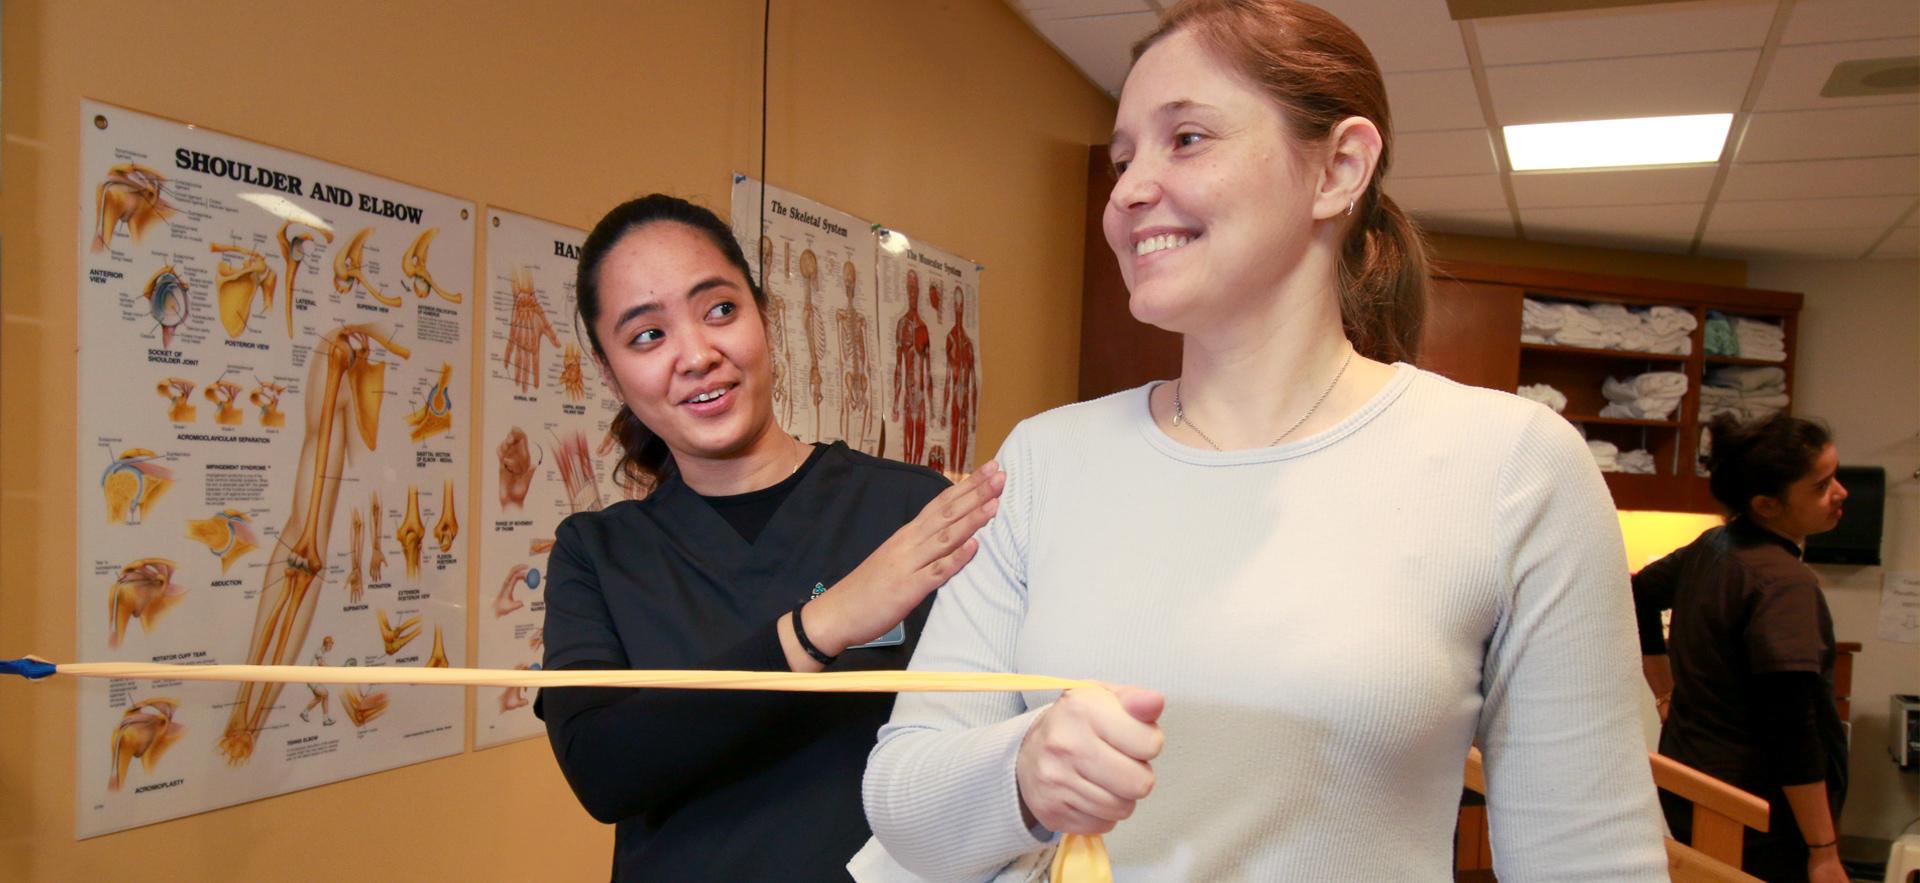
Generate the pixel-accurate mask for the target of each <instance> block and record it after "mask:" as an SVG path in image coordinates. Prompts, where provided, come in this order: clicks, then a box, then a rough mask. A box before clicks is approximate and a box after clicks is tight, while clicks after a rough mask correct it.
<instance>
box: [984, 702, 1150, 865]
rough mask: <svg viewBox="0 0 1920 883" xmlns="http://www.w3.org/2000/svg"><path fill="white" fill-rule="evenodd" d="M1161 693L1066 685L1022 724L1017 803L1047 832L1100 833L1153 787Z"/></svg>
mask: <svg viewBox="0 0 1920 883" xmlns="http://www.w3.org/2000/svg"><path fill="white" fill-rule="evenodd" d="M1166 704H1167V700H1166V697H1164V696H1162V695H1160V694H1159V693H1156V692H1154V691H1152V690H1146V689H1142V688H1140V687H1127V686H1119V685H1114V686H1103V687H1091V688H1082V689H1078V690H1068V691H1066V692H1065V693H1062V694H1060V698H1059V699H1058V700H1056V701H1055V702H1054V703H1053V704H1052V705H1051V706H1048V708H1047V710H1046V711H1043V712H1041V713H1040V717H1039V719H1038V720H1036V721H1034V723H1033V726H1032V727H1030V728H1029V729H1028V730H1027V735H1026V738H1024V739H1023V740H1021V742H1020V753H1019V756H1018V757H1017V758H1016V760H1015V761H1014V779H1015V782H1016V783H1017V784H1018V786H1019V789H1020V808H1021V810H1022V811H1023V812H1024V813H1026V814H1027V815H1028V816H1030V818H1028V819H1026V822H1027V824H1028V827H1032V826H1033V824H1034V823H1035V822H1038V823H1039V824H1040V825H1041V826H1043V827H1045V828H1046V829H1047V830H1049V831H1053V832H1056V833H1062V834H1105V833H1107V832H1108V831H1111V830H1113V826H1114V825H1115V824H1117V823H1118V822H1120V821H1121V820H1123V819H1125V818H1127V817H1128V816H1131V815H1133V808H1134V805H1135V804H1137V803H1138V802H1140V801H1141V800H1144V799H1146V796H1147V794H1148V793H1150V792H1152V791H1153V781H1154V779H1153V766H1152V761H1153V759H1154V758H1156V757H1158V756H1160V749H1161V747H1162V746H1163V745H1164V744H1165V742H1166V737H1165V736H1163V735H1162V734H1161V732H1160V725H1159V721H1160V711H1161V710H1162V709H1163V708H1165V707H1166Z"/></svg>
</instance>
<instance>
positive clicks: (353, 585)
mask: <svg viewBox="0 0 1920 883" xmlns="http://www.w3.org/2000/svg"><path fill="white" fill-rule="evenodd" d="M347 521H348V526H349V528H350V529H349V531H348V535H349V539H350V542H351V543H352V552H353V554H352V555H351V556H350V557H351V558H352V562H351V563H350V564H348V565H347V603H349V604H358V603H360V596H361V595H364V594H366V590H367V583H366V579H365V577H362V576H361V575H360V535H361V534H363V533H365V532H366V527H365V525H364V524H363V523H362V522H361V520H360V510H358V509H348V510H347Z"/></svg>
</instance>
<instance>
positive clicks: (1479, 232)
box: [1413, 209, 1513, 239]
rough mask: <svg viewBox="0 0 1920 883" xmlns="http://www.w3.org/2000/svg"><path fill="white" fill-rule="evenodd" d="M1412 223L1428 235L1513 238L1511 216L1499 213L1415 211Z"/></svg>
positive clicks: (1504, 211)
mask: <svg viewBox="0 0 1920 883" xmlns="http://www.w3.org/2000/svg"><path fill="white" fill-rule="evenodd" d="M1413 219H1414V221H1416V222H1418V223H1419V225H1420V229H1421V230H1422V231H1424V232H1428V233H1462V234H1465V235H1468V236H1492V237H1495V238H1499V239H1512V238H1513V215H1511V214H1508V213H1507V211H1506V210H1505V209H1502V210H1500V211H1470V212H1464V211H1447V212H1440V211H1424V212H1422V211H1416V212H1414V213H1413Z"/></svg>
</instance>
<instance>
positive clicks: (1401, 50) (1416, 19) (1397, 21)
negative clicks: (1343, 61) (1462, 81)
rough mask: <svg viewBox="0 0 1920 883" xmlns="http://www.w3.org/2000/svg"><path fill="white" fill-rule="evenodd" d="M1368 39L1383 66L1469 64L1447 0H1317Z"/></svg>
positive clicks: (1413, 68)
mask: <svg viewBox="0 0 1920 883" xmlns="http://www.w3.org/2000/svg"><path fill="white" fill-rule="evenodd" d="M1314 5H1315V6H1319V7H1320V8H1322V9H1325V10H1326V11H1328V12H1331V13H1333V14H1334V15H1336V16H1339V18H1340V20H1341V21H1344V22H1346V23H1347V27H1350V28H1353V30H1354V33H1357V34H1359V35H1360V39H1361V40H1362V41H1364V42H1365V43H1366V44H1367V48H1368V49H1369V50H1371V51H1372V52H1373V60H1374V62H1375V63H1376V64H1378V65H1380V69H1381V70H1382V71H1385V72H1388V73H1394V72H1398V71H1426V70H1444V69H1448V68H1463V67H1466V66H1467V50H1466V47H1465V46H1464V45H1462V44H1461V42H1460V26H1459V25H1458V24H1456V23H1455V22H1454V20H1453V18H1452V17H1451V16H1450V15H1448V14H1447V4H1446V3H1445V2H1444V0H1386V2H1383V0H1318V2H1316V3H1315V4H1314Z"/></svg>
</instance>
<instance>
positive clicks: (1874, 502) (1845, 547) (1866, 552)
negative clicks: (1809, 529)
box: [1806, 466, 1887, 565]
mask: <svg viewBox="0 0 1920 883" xmlns="http://www.w3.org/2000/svg"><path fill="white" fill-rule="evenodd" d="M1835 477H1836V478H1838V479H1839V480H1840V485H1841V486H1842V487H1844V488H1846V489H1847V502H1846V503H1845V504H1844V509H1845V511H1844V512H1843V513H1842V514H1841V515H1840V525H1839V526H1838V527H1835V528H1834V529H1833V530H1830V531H1827V532H1826V533H1818V534H1814V535H1813V536H1810V537H1807V557H1806V560H1807V563H1809V564H1869V565H1877V564H1879V563H1880V523H1881V519H1882V517H1883V516H1884V515H1885V514H1886V505H1887V470H1885V469H1882V468H1880V467H1878V466H1842V467H1840V471H1839V473H1838V474H1837V475H1836V476H1835Z"/></svg>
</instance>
